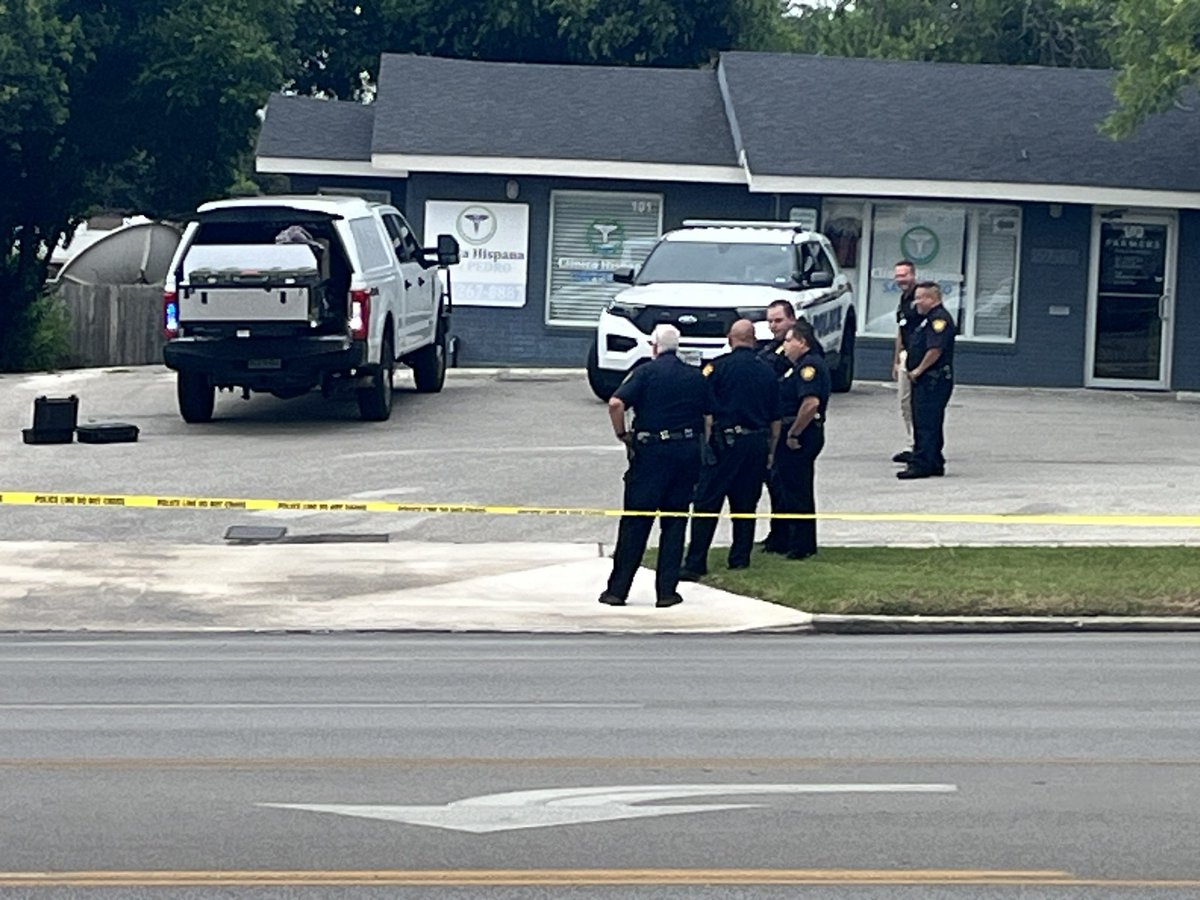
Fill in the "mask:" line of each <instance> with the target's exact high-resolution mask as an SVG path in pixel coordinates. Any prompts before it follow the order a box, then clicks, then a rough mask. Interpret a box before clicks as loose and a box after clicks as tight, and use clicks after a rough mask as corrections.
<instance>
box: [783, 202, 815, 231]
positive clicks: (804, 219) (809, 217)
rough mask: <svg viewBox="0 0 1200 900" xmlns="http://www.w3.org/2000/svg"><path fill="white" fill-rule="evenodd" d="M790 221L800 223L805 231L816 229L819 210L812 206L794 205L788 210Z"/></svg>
mask: <svg viewBox="0 0 1200 900" xmlns="http://www.w3.org/2000/svg"><path fill="white" fill-rule="evenodd" d="M788 221H789V222H793V223H795V224H796V225H799V226H800V227H801V228H803V229H804V230H805V231H816V230H817V211H816V210H815V209H813V208H812V207H811V206H793V207H792V208H791V209H789V210H788Z"/></svg>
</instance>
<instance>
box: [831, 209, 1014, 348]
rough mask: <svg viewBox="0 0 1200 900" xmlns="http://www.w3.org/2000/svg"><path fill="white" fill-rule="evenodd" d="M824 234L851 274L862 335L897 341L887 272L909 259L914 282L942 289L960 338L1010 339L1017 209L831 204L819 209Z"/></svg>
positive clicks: (892, 289) (894, 293) (894, 295)
mask: <svg viewBox="0 0 1200 900" xmlns="http://www.w3.org/2000/svg"><path fill="white" fill-rule="evenodd" d="M824 229H825V233H826V234H827V236H828V237H829V239H830V241H831V242H832V243H833V246H834V249H835V252H836V253H837V255H838V258H839V262H840V263H841V265H842V267H843V268H844V269H846V270H848V271H849V272H850V273H851V277H855V272H856V270H857V284H856V292H857V295H858V298H859V301H858V303H859V309H860V312H861V311H865V317H864V318H865V321H864V323H863V325H862V329H861V330H862V333H864V334H867V335H873V336H878V337H893V336H894V335H895V333H896V305H897V302H898V300H899V295H898V292H897V290H896V287H895V285H894V284H893V283H892V270H893V267H894V266H895V264H896V262H898V261H899V260H901V259H911V260H912V261H913V262H914V263H916V266H917V278H918V280H920V281H936V282H937V283H938V284H939V286H940V287H941V289H942V298H943V302H944V303H945V305H946V308H947V309H948V310H949V311H950V313H951V315H953V316H954V320H955V322H957V323H958V329H959V334H960V336H961V337H962V338H964V339H966V340H978V341H998V342H1011V341H1012V340H1014V339H1015V337H1016V297H1017V270H1018V264H1019V257H1020V236H1021V210H1020V209H1019V208H1018V207H1015V206H999V205H997V206H993V205H983V204H947V203H908V202H904V201H862V200H856V201H843V200H837V201H831V202H829V203H826V204H825V209H824ZM864 236H865V237H864ZM868 259H869V260H870V264H869V265H863V264H862V263H864V262H865V261H866V260H868Z"/></svg>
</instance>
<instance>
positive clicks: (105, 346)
mask: <svg viewBox="0 0 1200 900" xmlns="http://www.w3.org/2000/svg"><path fill="white" fill-rule="evenodd" d="M58 295H59V297H61V298H62V300H63V304H64V306H65V307H66V309H67V315H68V317H69V318H70V321H71V329H70V335H71V338H70V340H71V352H70V356H69V357H68V363H67V365H68V366H71V367H92V366H96V367H102V366H138V365H145V364H147V363H161V362H162V348H163V336H162V285H140V284H120V285H117V284H72V283H64V284H61V285H59V288H58Z"/></svg>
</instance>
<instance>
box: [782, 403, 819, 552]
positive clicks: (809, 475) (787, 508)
mask: <svg viewBox="0 0 1200 900" xmlns="http://www.w3.org/2000/svg"><path fill="white" fill-rule="evenodd" d="M824 448H825V428H824V426H823V425H822V424H821V423H820V422H812V423H810V424H809V425H808V427H807V428H805V429H804V430H803V431H802V432H800V446H799V448H798V449H796V450H789V449H788V446H787V434H786V432H785V433H783V434H781V435H780V436H779V445H778V446H777V447H776V448H775V470H774V473H773V476H774V481H775V490H776V492H777V493H778V495H779V502H778V504H777V505H772V507H771V511H772V512H773V513H807V514H810V515H811V514H812V513H815V512H816V511H817V494H816V485H815V470H816V465H815V464H816V461H817V457H818V456H820V455H821V451H822V450H823V449H824ZM771 531H772V533H773V534H776V535H778V539H777V543H776V544H775V547H776V548H777V549H779V550H780V551H782V552H785V553H795V554H810V553H816V552H817V521H816V519H774V518H773V519H772V528H771Z"/></svg>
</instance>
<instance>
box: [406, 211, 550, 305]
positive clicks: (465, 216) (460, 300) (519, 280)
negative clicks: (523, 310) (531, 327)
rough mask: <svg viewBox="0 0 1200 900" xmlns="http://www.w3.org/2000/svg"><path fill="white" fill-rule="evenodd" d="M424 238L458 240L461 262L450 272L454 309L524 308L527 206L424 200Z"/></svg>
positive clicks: (526, 273) (527, 244) (527, 239)
mask: <svg viewBox="0 0 1200 900" xmlns="http://www.w3.org/2000/svg"><path fill="white" fill-rule="evenodd" d="M424 233H425V236H426V243H429V242H430V241H433V240H434V239H436V236H437V235H439V234H452V235H454V236H455V237H456V238H458V243H459V248H460V251H461V259H460V262H459V264H458V265H457V266H454V267H453V269H451V273H452V274H451V279H452V280H451V285H452V287H453V290H454V303H455V304H456V305H459V306H506V307H519V306H524V305H525V289H526V283H527V278H528V273H529V205H528V204H526V203H476V202H473V201H464V200H426V201H425V232H424Z"/></svg>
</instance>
